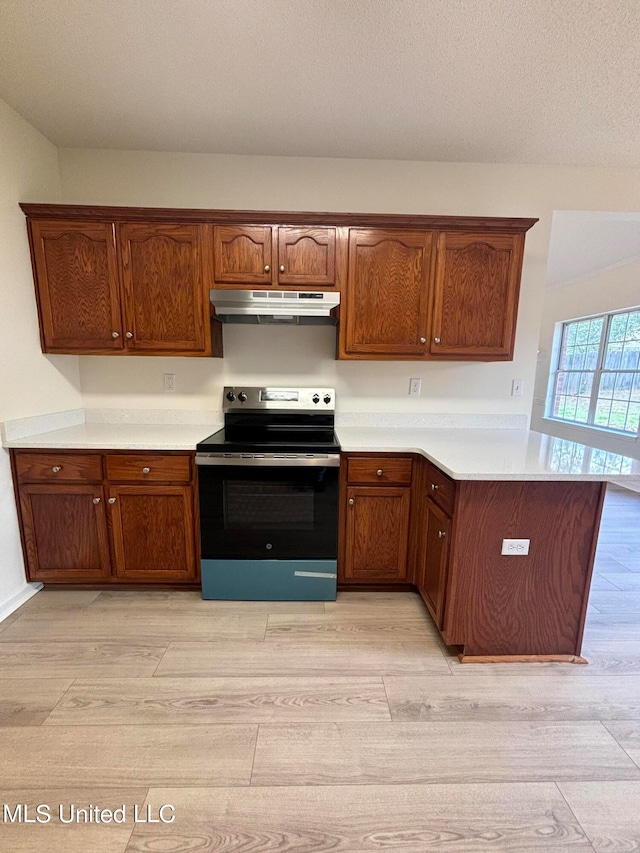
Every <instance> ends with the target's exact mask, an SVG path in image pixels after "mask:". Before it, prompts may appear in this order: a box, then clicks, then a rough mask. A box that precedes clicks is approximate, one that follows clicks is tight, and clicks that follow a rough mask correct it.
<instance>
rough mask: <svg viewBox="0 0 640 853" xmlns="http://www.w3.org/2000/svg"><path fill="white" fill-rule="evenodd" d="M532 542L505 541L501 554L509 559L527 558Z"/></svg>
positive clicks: (522, 540)
mask: <svg viewBox="0 0 640 853" xmlns="http://www.w3.org/2000/svg"><path fill="white" fill-rule="evenodd" d="M530 542H531V540H530V539H503V540H502V551H501V552H500V553H501V554H506V555H507V556H509V557H526V556H527V554H528V553H529V544H530Z"/></svg>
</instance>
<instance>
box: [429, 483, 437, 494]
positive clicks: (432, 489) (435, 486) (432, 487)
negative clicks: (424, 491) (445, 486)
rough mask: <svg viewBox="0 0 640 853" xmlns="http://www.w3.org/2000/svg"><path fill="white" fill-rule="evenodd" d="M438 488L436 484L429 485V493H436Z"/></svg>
mask: <svg viewBox="0 0 640 853" xmlns="http://www.w3.org/2000/svg"><path fill="white" fill-rule="evenodd" d="M438 488H439V487H438V484H437V483H431V491H432V492H437V491H438Z"/></svg>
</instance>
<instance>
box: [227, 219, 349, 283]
mask: <svg viewBox="0 0 640 853" xmlns="http://www.w3.org/2000/svg"><path fill="white" fill-rule="evenodd" d="M339 231H340V229H338V228H331V227H325V226H318V227H314V226H306V225H305V226H295V227H294V226H286V225H279V226H276V225H274V226H257V225H248V226H241V225H224V226H223V225H214V227H213V255H214V281H215V286H216V287H220V288H222V289H224V288H233V289H241V288H243V287H244V288H247V289H251V290H256V289H260V288H262V287H283V288H285V289H290V290H306V289H317V288H319V289H323V290H324V289H328V290H335V289H336V288H338V287H339V285H340V280H341V277H342V276H341V271H342V269H343V267H344V266H345V263H346V251H345V247H344V244H343V240H342V238H341V235H340V234H339V233H338V232H339Z"/></svg>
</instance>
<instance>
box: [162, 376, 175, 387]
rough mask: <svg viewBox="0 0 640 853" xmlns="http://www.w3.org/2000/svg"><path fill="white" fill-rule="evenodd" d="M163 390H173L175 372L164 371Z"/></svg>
mask: <svg viewBox="0 0 640 853" xmlns="http://www.w3.org/2000/svg"><path fill="white" fill-rule="evenodd" d="M164 390H165V391H175V390H176V375H175V373H165V375H164Z"/></svg>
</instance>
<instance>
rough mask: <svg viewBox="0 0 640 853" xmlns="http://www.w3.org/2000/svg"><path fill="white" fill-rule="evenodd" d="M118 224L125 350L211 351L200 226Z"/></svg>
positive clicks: (206, 352) (159, 351)
mask: <svg viewBox="0 0 640 853" xmlns="http://www.w3.org/2000/svg"><path fill="white" fill-rule="evenodd" d="M118 228H119V232H118V237H119V244H120V258H121V264H122V280H123V287H124V319H125V322H124V325H125V342H126V346H127V349H128V350H130V351H132V352H136V351H139V352H147V353H149V354H152V353H171V354H174V355H180V354H182V355H206V354H210V352H211V340H210V325H209V300H208V292H207V291H206V290H205V286H204V282H203V257H202V234H201V227H199V226H197V225H181V224H168V223H167V224H158V223H150V224H143V223H126V224H123V225H119V226H118Z"/></svg>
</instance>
